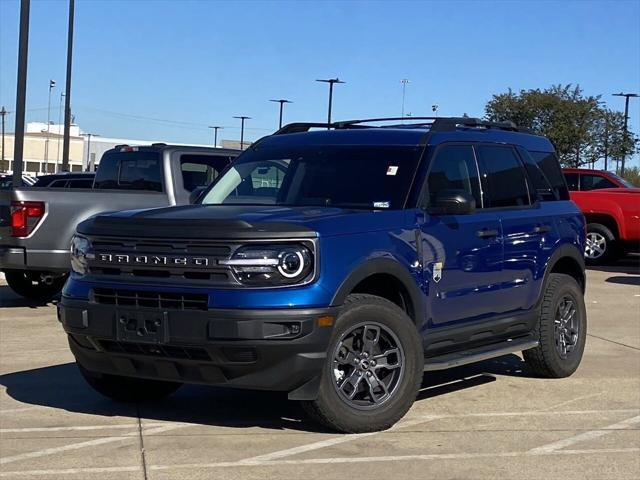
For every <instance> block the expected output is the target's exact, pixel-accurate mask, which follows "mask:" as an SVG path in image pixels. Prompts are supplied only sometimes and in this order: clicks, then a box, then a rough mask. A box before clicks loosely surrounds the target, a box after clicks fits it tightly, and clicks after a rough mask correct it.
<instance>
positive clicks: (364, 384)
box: [303, 294, 424, 433]
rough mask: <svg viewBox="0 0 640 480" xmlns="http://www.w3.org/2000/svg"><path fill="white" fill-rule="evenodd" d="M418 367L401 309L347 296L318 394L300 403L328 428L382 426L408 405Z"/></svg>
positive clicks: (412, 330)
mask: <svg viewBox="0 0 640 480" xmlns="http://www.w3.org/2000/svg"><path fill="white" fill-rule="evenodd" d="M423 367H424V360H423V353H422V342H421V341H420V336H419V335H418V331H417V329H416V327H415V325H414V324H413V322H412V320H411V319H410V318H409V317H408V316H407V315H406V313H405V312H404V311H403V310H401V309H400V308H399V307H398V306H396V305H395V304H393V303H391V302H389V301H388V300H385V299H383V298H380V297H376V296H373V295H364V294H358V295H350V296H349V297H348V298H347V301H346V302H345V305H344V307H343V310H342V312H341V313H340V315H339V317H338V319H337V321H336V326H335V329H334V334H333V339H332V341H331V344H330V346H329V349H328V351H327V361H326V364H325V369H324V371H323V374H322V380H321V383H320V389H319V392H318V398H317V399H316V400H314V401H308V402H303V407H304V408H305V410H306V411H307V413H309V415H310V416H311V417H312V418H314V419H315V420H317V421H318V422H320V423H322V424H324V425H326V426H327V427H329V428H331V429H333V430H338V431H341V432H345V433H359V432H371V431H377V430H384V429H387V428H389V427H391V426H392V425H393V424H394V423H396V422H397V421H398V420H400V419H401V418H402V417H403V416H404V414H405V413H407V411H408V410H409V408H410V407H411V405H412V404H413V402H414V400H415V398H416V395H417V393H418V390H419V388H420V384H421V381H422V372H423Z"/></svg>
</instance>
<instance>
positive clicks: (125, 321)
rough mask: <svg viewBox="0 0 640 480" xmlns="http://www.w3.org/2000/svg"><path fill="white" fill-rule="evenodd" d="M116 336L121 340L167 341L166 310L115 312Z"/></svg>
mask: <svg viewBox="0 0 640 480" xmlns="http://www.w3.org/2000/svg"><path fill="white" fill-rule="evenodd" d="M116 331H117V338H118V340H119V341H122V342H137V343H151V344H159V343H167V342H168V341H169V314H168V312H162V311H159V312H145V311H140V310H121V311H118V312H117V313H116Z"/></svg>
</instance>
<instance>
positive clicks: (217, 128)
mask: <svg viewBox="0 0 640 480" xmlns="http://www.w3.org/2000/svg"><path fill="white" fill-rule="evenodd" d="M208 128H211V129H213V146H214V147H217V146H218V130H222V127H208Z"/></svg>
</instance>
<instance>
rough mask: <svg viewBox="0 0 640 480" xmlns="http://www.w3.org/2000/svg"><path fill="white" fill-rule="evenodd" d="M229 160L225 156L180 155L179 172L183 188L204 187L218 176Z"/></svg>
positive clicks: (189, 190)
mask: <svg viewBox="0 0 640 480" xmlns="http://www.w3.org/2000/svg"><path fill="white" fill-rule="evenodd" d="M230 161H231V159H230V158H229V157H226V156H213V155H182V156H181V157H180V172H181V175H182V185H183V187H184V189H185V190H186V191H188V192H193V191H194V190H195V189H196V188H198V187H206V186H207V185H209V184H210V183H211V182H213V181H214V180H215V179H216V178H218V175H220V172H221V171H222V170H223V169H224V167H226V166H227V165H228V164H229V162H230Z"/></svg>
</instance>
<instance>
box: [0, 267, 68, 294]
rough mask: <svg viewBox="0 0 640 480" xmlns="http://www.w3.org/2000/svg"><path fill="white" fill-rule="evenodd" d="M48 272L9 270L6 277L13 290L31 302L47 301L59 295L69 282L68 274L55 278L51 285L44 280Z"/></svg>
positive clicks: (5, 273)
mask: <svg viewBox="0 0 640 480" xmlns="http://www.w3.org/2000/svg"><path fill="white" fill-rule="evenodd" d="M42 275H52V274H48V273H47V272H36V271H31V270H7V271H5V272H4V276H5V278H6V280H7V283H8V284H9V287H11V290H13V291H14V292H16V293H17V294H18V295H20V296H22V297H24V298H27V299H29V300H36V301H47V300H51V299H52V298H53V297H55V296H56V295H58V294H59V293H60V291H61V290H62V287H64V283H65V282H66V281H67V277H68V276H69V275H68V274H63V275H56V276H53V278H52V279H51V282H50V283H46V282H44V281H43V279H42Z"/></svg>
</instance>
